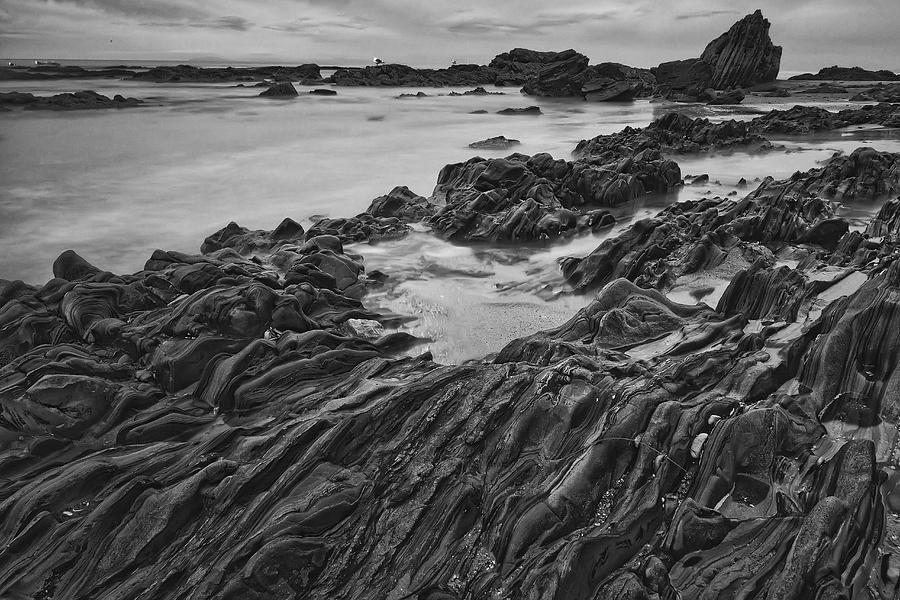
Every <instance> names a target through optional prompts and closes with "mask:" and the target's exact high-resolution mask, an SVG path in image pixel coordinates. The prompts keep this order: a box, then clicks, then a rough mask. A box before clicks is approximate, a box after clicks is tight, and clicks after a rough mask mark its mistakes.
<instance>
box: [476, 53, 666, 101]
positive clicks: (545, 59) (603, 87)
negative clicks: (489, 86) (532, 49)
mask: <svg viewBox="0 0 900 600" xmlns="http://www.w3.org/2000/svg"><path fill="white" fill-rule="evenodd" d="M541 59H542V60H541V61H540V62H532V63H526V64H528V65H529V67H527V68H525V67H523V68H522V72H523V73H526V74H527V77H526V80H525V85H524V86H523V87H522V92H523V93H525V94H529V95H532V96H550V97H576V98H584V99H586V100H590V101H592V102H609V101H625V100H632V99H633V98H634V97H635V96H639V95H649V94H650V93H651V92H652V91H654V90H655V86H656V78H655V77H654V76H653V74H652V73H650V71H649V70H646V69H636V68H634V67H629V66H627V65H622V64H619V63H610V62H607V63H601V64H599V65H594V66H589V65H588V62H589V61H588V58H587V57H586V56H584V55H583V54H581V53H579V52H576V51H575V50H571V49H570V50H564V51H563V52H556V53H542V55H541ZM495 60H496V59H495ZM501 62H502V63H503V64H506V63H505V62H503V61H501ZM491 64H494V63H493V62H492V63H491Z"/></svg>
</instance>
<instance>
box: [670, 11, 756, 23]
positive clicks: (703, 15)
mask: <svg viewBox="0 0 900 600" xmlns="http://www.w3.org/2000/svg"><path fill="white" fill-rule="evenodd" d="M738 14H740V12H739V11H736V10H699V11H696V12H690V13H683V14H680V15H675V19H677V20H679V21H685V20H687V19H708V18H710V17H716V16H718V15H738Z"/></svg>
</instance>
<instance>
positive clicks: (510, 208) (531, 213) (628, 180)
mask: <svg viewBox="0 0 900 600" xmlns="http://www.w3.org/2000/svg"><path fill="white" fill-rule="evenodd" d="M649 158H650V157H648V159H647V160H646V161H643V160H641V159H637V160H635V161H633V163H632V164H627V165H625V164H623V165H619V170H618V171H617V170H615V167H616V165H607V166H600V165H596V166H595V165H591V164H589V163H586V162H583V163H577V162H575V163H570V162H566V161H563V160H554V159H553V157H551V156H550V155H549V154H536V155H534V156H527V155H524V154H511V155H510V156H508V157H506V158H496V159H483V158H472V159H470V160H468V161H466V162H464V163H457V164H452V165H447V166H446V167H444V168H443V170H441V173H440V174H439V175H438V181H437V185H436V186H435V189H434V193H433V194H432V196H431V202H432V203H434V204H435V205H437V206H438V207H439V209H438V210H437V212H436V213H435V214H434V216H433V217H431V218H430V219H429V220H428V223H429V224H430V225H431V226H432V228H433V229H434V231H435V232H437V233H439V234H440V235H442V236H444V237H446V238H448V239H451V240H470V241H514V240H545V239H552V238H555V237H558V236H559V235H562V234H567V233H575V232H578V231H585V230H587V231H590V230H592V229H596V228H599V227H605V226H607V225H610V224H612V223H613V222H614V221H615V220H614V219H613V218H612V216H611V215H610V214H609V213H608V212H607V211H604V210H597V209H598V208H599V207H602V206H614V205H616V204H619V203H621V202H625V201H627V200H628V199H630V198H632V197H635V196H637V195H640V194H644V193H646V192H647V191H650V190H654V189H658V188H663V189H667V188H668V186H670V185H674V181H677V180H678V178H679V174H677V173H673V172H672V170H673V169H674V171H677V169H678V167H677V165H671V164H670V163H667V162H666V161H663V160H662V159H660V158H659V157H656V162H652V161H650V160H649ZM582 207H585V210H582ZM591 208H593V209H594V210H588V209H591Z"/></svg>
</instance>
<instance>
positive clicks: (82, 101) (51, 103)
mask: <svg viewBox="0 0 900 600" xmlns="http://www.w3.org/2000/svg"><path fill="white" fill-rule="evenodd" d="M141 104H143V101H142V100H138V99H137V98H125V97H124V96H121V95H119V94H116V95H115V96H113V97H112V98H110V97H108V96H104V95H103V94H98V93H97V92H94V91H92V90H84V91H82V92H73V93H66V94H56V95H53V96H35V95H34V94H30V93H24V92H0V107H4V106H22V107H24V108H25V109H27V110H94V109H101V108H131V107H134V106H140V105H141Z"/></svg>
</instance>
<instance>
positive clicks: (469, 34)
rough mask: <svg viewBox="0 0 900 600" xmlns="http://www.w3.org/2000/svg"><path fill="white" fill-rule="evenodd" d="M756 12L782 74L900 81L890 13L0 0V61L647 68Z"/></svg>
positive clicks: (386, 0)
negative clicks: (517, 59)
mask: <svg viewBox="0 0 900 600" xmlns="http://www.w3.org/2000/svg"><path fill="white" fill-rule="evenodd" d="M756 8H760V9H762V11H763V14H764V15H765V16H766V17H767V18H768V19H769V21H770V22H771V23H772V28H771V30H770V35H771V36H772V39H773V41H774V42H775V43H776V44H778V45H781V46H783V48H784V53H783V56H782V62H781V68H782V70H783V71H785V70H790V71H803V70H818V69H819V68H820V67H823V66H829V65H834V64H837V65H841V66H854V65H859V66H862V67H866V68H888V69H892V70H900V42H898V39H900V36H898V34H897V25H898V23H900V0H856V1H853V2H850V1H847V0H757V1H755V2H740V1H736V0H716V1H711V0H708V1H705V2H701V1H699V0H668V1H663V0H567V1H566V2H564V3H554V2H547V0H516V1H514V0H490V1H475V0H453V2H446V1H444V0H442V1H440V2H438V1H433V0H190V1H179V0H0V56H3V57H8V58H45V59H50V58H56V59H79V58H80V59H109V60H117V59H122V60H139V59H144V60H178V61H190V60H203V59H213V60H219V59H221V60H222V61H226V62H227V61H235V62H238V61H249V62H272V63H280V64H300V63H305V62H315V63H318V64H320V65H334V64H339V65H355V64H367V63H368V62H370V61H371V59H372V57H373V56H379V57H381V58H383V59H384V60H385V61H387V62H398V63H405V64H410V65H413V66H420V67H424V66H438V67H442V66H447V65H449V64H450V62H451V61H453V60H455V61H457V62H476V63H480V64H486V63H487V62H489V61H490V59H491V58H492V57H493V56H494V55H496V54H498V53H500V52H503V51H506V50H509V49H511V48H515V47H525V48H532V49H536V50H564V49H566V48H575V49H576V50H578V51H580V52H582V53H584V54H586V55H587V56H588V57H590V58H591V62H593V63H597V62H604V61H614V62H622V63H626V64H629V65H633V66H639V67H650V66H653V65H656V64H658V63H660V62H662V61H665V60H674V59H679V58H689V57H695V56H699V54H700V52H701V51H702V50H703V47H704V46H705V45H706V43H707V42H708V41H710V40H711V39H713V38H714V37H716V36H718V35H719V34H721V33H723V32H725V31H726V30H727V29H728V28H729V27H730V26H731V24H732V23H733V22H734V21H736V20H738V19H739V18H741V17H742V16H743V15H745V14H748V13H751V12H753V11H754V10H755V9H756Z"/></svg>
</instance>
